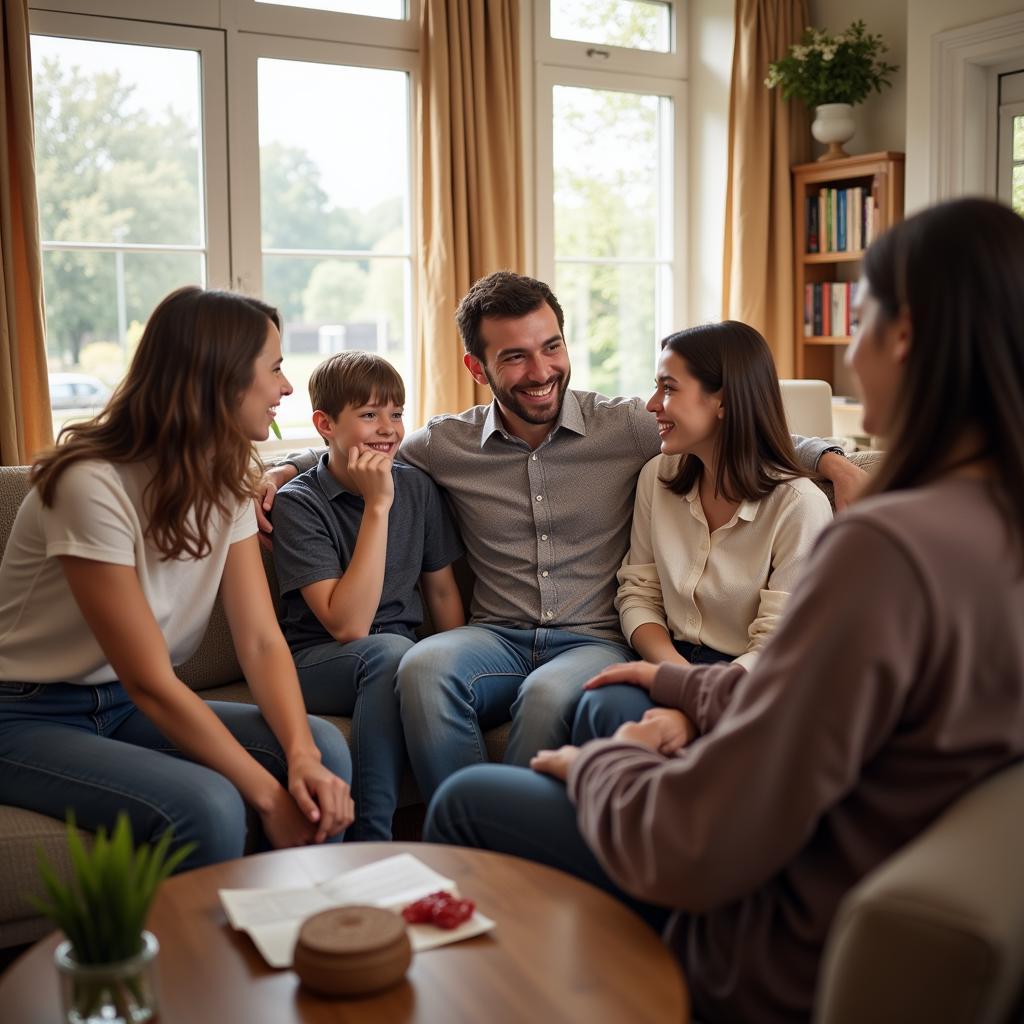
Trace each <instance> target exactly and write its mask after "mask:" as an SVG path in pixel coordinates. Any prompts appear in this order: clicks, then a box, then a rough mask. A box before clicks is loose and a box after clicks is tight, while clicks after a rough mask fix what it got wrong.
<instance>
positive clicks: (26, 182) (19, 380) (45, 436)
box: [0, 0, 53, 466]
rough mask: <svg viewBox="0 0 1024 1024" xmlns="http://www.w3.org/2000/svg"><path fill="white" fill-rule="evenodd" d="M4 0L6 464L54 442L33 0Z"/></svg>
mask: <svg viewBox="0 0 1024 1024" xmlns="http://www.w3.org/2000/svg"><path fill="white" fill-rule="evenodd" d="M0 2H2V3H3V49H2V51H0V74H2V77H3V95H2V97H0V132H2V134H0V138H2V139H3V156H2V158H0V465H4V466H16V465H23V464H25V463H28V462H30V461H31V460H32V457H33V456H34V455H35V454H36V453H37V452H38V451H39V450H40V449H41V448H44V447H46V446H47V445H49V444H52V443H53V427H52V425H51V421H50V391H49V384H48V382H47V376H46V341H45V334H44V324H43V269H42V262H41V261H42V257H41V254H40V251H39V221H38V213H37V208H36V178H35V151H34V144H33V125H32V65H31V62H30V59H29V44H28V0H0Z"/></svg>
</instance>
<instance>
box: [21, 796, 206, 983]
mask: <svg viewBox="0 0 1024 1024" xmlns="http://www.w3.org/2000/svg"><path fill="white" fill-rule="evenodd" d="M67 831H68V853H69V854H70V855H71V875H72V877H71V880H70V882H67V883H64V882H62V881H61V880H60V879H59V878H58V876H57V872H56V870H55V869H54V868H53V866H52V865H51V864H50V863H49V861H48V860H47V859H46V856H45V855H44V854H43V852H42V851H41V850H40V851H39V872H40V874H41V876H42V879H43V885H44V887H45V888H46V894H47V896H48V897H49V898H48V899H39V898H33V903H34V904H35V906H36V909H37V910H39V911H40V912H41V913H42V914H45V915H46V917H48V918H50V920H51V921H53V922H54V924H56V925H57V926H58V927H59V928H60V929H61V931H63V932H64V934H65V935H66V936H67V937H68V939H70V940H71V946H72V949H73V950H74V955H75V959H76V960H77V961H78V963H80V964H110V963H116V962H117V961H119V960H126V959H127V958H128V957H132V956H135V955H136V954H137V953H138V952H139V950H140V949H141V948H142V932H143V929H144V928H145V925H146V915H147V914H148V913H149V906H150V904H151V903H152V902H153V897H154V896H155V895H156V888H157V886H158V885H159V884H160V883H161V882H162V881H163V880H164V879H165V878H166V877H167V876H168V875H170V874H171V873H172V872H173V871H174V869H175V868H176V867H177V866H178V865H179V864H180V863H181V862H182V861H183V860H184V859H185V858H186V857H187V856H188V855H189V854H190V853H191V852H192V851H193V850H194V849H195V845H196V844H195V843H185V844H184V845H182V846H179V847H178V849H177V850H175V851H174V852H173V853H171V852H170V848H171V842H172V836H171V833H170V831H169V830H168V831H167V832H165V833H164V834H163V836H162V837H161V838H160V841H159V842H158V843H157V844H156V846H149V845H148V844H145V843H143V844H142V845H140V846H138V847H136V846H135V845H134V843H133V842H132V829H131V824H130V823H129V821H128V815H127V814H125V813H124V812H123V811H122V812H121V813H120V814H118V816H117V821H116V823H115V825H114V830H113V832H112V833H111V834H110V836H109V837H108V835H107V830H106V829H105V828H102V827H101V828H99V829H98V830H97V832H96V837H95V840H94V842H93V844H92V848H91V849H86V846H85V843H83V842H82V838H81V836H79V834H78V829H77V828H76V827H75V817H74V814H69V815H68V821H67Z"/></svg>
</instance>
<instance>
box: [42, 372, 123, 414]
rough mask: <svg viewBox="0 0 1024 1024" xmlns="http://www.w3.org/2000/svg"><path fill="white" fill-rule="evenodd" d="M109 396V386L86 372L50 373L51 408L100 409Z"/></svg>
mask: <svg viewBox="0 0 1024 1024" xmlns="http://www.w3.org/2000/svg"><path fill="white" fill-rule="evenodd" d="M109 397H110V388H108V387H107V385H106V384H104V383H103V381H101V380H100V379H99V377H91V376H90V375H89V374H87V373H51V374H50V407H51V408H52V409H93V410H98V409H102V408H103V406H104V405H106V404H107V399H108V398H109Z"/></svg>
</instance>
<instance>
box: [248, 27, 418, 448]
mask: <svg viewBox="0 0 1024 1024" xmlns="http://www.w3.org/2000/svg"><path fill="white" fill-rule="evenodd" d="M229 47H231V48H232V56H231V59H229V61H228V67H229V69H230V71H229V75H230V78H229V81H228V102H229V115H228V116H229V129H228V131H229V142H228V146H229V150H230V152H231V154H232V161H231V169H230V180H229V186H228V192H229V195H230V202H231V233H232V242H231V248H232V252H233V253H234V254H235V261H234V277H233V282H232V283H233V287H235V288H236V289H238V290H239V291H244V292H249V293H251V294H254V295H262V294H263V243H262V225H261V205H260V173H259V166H260V163H259V159H260V144H259V107H258V100H259V96H258V89H259V81H258V70H257V68H258V62H259V59H260V58H261V57H266V58H270V59H274V60H295V61H299V62H302V63H318V64H333V65H338V66H342V67H364V68H375V69H379V70H384V71H400V72H403V73H405V74H406V75H408V90H409V94H408V95H409V106H408V110H409V121H408V124H407V126H406V130H407V132H408V139H407V142H408V145H407V153H408V160H409V166H408V169H407V170H408V180H409V237H408V245H409V257H408V259H409V265H410V274H409V288H410V294H409V308H410V317H409V322H408V324H407V325H406V342H405V344H406V356H407V364H408V365H409V366H414V365H415V361H414V355H415V353H414V351H413V348H414V347H415V339H416V322H417V312H418V292H417V280H416V278H417V274H416V253H417V245H418V234H417V228H418V225H417V219H418V218H417V217H416V216H415V210H416V209H417V203H418V201H419V191H418V182H417V178H416V174H415V168H416V166H417V161H418V158H419V154H418V149H417V148H416V147H417V145H418V143H417V139H416V132H415V123H416V110H415V95H416V87H417V84H418V76H419V65H420V62H419V54H418V53H410V51H408V50H402V49H393V48H387V49H386V48H384V47H376V48H367V47H363V46H356V45H351V44H347V43H336V42H332V41H322V40H309V39H293V38H289V37H284V36H276V35H265V34H258V33H249V32H245V33H239V34H238V35H237V37H235V38H234V39H233V40H230V39H229ZM318 251H319V250H318ZM338 255H339V256H343V255H345V254H342V253H339V254H338ZM366 256H367V258H372V256H373V251H372V250H368V251H367V253H366ZM418 397H419V396H418V395H416V394H415V390H414V389H413V390H411V398H412V401H410V402H409V403H408V404H407V406H406V409H407V414H408V416H409V419H410V421H412V422H416V412H417V408H418V404H419V403H418ZM314 436H315V435H314V433H313V432H312V428H311V433H310V434H309V437H314ZM268 443H269V442H268ZM295 446H296V441H295V439H291V440H288V441H286V443H285V447H286V448H287V447H295ZM261 450H262V447H261Z"/></svg>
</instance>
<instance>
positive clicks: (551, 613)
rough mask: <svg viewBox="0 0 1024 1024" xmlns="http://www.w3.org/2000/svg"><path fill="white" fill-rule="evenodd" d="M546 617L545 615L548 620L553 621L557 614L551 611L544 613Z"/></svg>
mask: <svg viewBox="0 0 1024 1024" xmlns="http://www.w3.org/2000/svg"><path fill="white" fill-rule="evenodd" d="M544 615H545V617H546V618H549V619H553V618H554V617H555V613H554V612H553V611H551V610H550V609H549V610H548V611H546V612H545V613H544Z"/></svg>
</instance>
